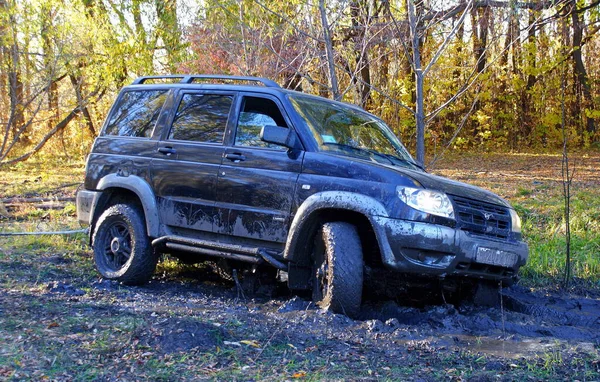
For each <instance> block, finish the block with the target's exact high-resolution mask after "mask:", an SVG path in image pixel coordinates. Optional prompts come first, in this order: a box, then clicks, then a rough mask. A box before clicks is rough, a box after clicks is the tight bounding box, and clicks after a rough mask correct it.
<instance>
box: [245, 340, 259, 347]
mask: <svg viewBox="0 0 600 382" xmlns="http://www.w3.org/2000/svg"><path fill="white" fill-rule="evenodd" d="M240 343H242V344H244V345H249V346H252V347H255V348H259V347H260V344H259V343H258V342H257V341H256V340H241V341H240Z"/></svg>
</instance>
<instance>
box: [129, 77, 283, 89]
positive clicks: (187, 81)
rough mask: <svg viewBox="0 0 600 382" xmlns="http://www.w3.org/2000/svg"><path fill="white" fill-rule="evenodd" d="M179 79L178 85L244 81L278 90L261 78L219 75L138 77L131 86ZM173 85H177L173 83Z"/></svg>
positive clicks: (275, 85)
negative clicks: (209, 81)
mask: <svg viewBox="0 0 600 382" xmlns="http://www.w3.org/2000/svg"><path fill="white" fill-rule="evenodd" d="M177 79H180V81H179V82H178V83H180V84H191V83H193V82H194V80H225V81H246V82H258V83H261V84H263V85H264V86H266V87H268V88H280V87H281V86H279V84H277V82H275V81H272V80H269V79H266V78H261V77H246V76H227V75H220V74H190V75H187V74H174V75H168V76H143V77H138V78H136V79H135V80H134V81H133V84H132V85H140V84H143V83H145V82H146V81H148V80H177ZM173 83H177V82H176V81H173Z"/></svg>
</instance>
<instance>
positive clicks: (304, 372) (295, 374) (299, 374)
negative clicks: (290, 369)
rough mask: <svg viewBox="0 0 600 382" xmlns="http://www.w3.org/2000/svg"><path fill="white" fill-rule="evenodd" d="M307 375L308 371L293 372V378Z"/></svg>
mask: <svg viewBox="0 0 600 382" xmlns="http://www.w3.org/2000/svg"><path fill="white" fill-rule="evenodd" d="M304 377H306V371H298V372H296V373H294V374H292V378H304Z"/></svg>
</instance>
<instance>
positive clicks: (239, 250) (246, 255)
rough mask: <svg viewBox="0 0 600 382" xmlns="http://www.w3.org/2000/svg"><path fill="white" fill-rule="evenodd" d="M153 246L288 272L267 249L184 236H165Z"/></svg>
mask: <svg viewBox="0 0 600 382" xmlns="http://www.w3.org/2000/svg"><path fill="white" fill-rule="evenodd" d="M152 245H153V246H155V247H157V246H162V247H166V248H170V249H174V250H177V251H186V252H193V253H199V254H202V255H207V256H215V257H222V258H226V259H231V260H239V261H244V262H247V263H252V264H260V263H262V262H263V261H264V262H267V263H268V264H270V265H272V266H274V267H275V268H277V269H281V270H287V269H288V267H287V265H286V264H284V263H282V262H281V261H279V260H277V259H275V258H274V257H273V256H272V255H271V254H269V253H268V252H267V251H266V250H265V249H261V248H256V247H245V246H243V245H236V244H227V243H219V242H215V241H209V240H200V239H192V238H188V237H183V236H175V235H169V236H163V237H159V238H158V239H154V240H153V241H152Z"/></svg>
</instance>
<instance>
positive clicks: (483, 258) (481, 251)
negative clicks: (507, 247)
mask: <svg viewBox="0 0 600 382" xmlns="http://www.w3.org/2000/svg"><path fill="white" fill-rule="evenodd" d="M518 260H519V258H518V256H517V255H516V254H514V253H511V252H506V251H501V250H499V249H492V248H486V247H479V248H477V257H476V258H475V261H477V262H478V263H483V264H488V265H498V266H501V267H507V268H512V267H514V266H515V265H516V264H517V261H518Z"/></svg>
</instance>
